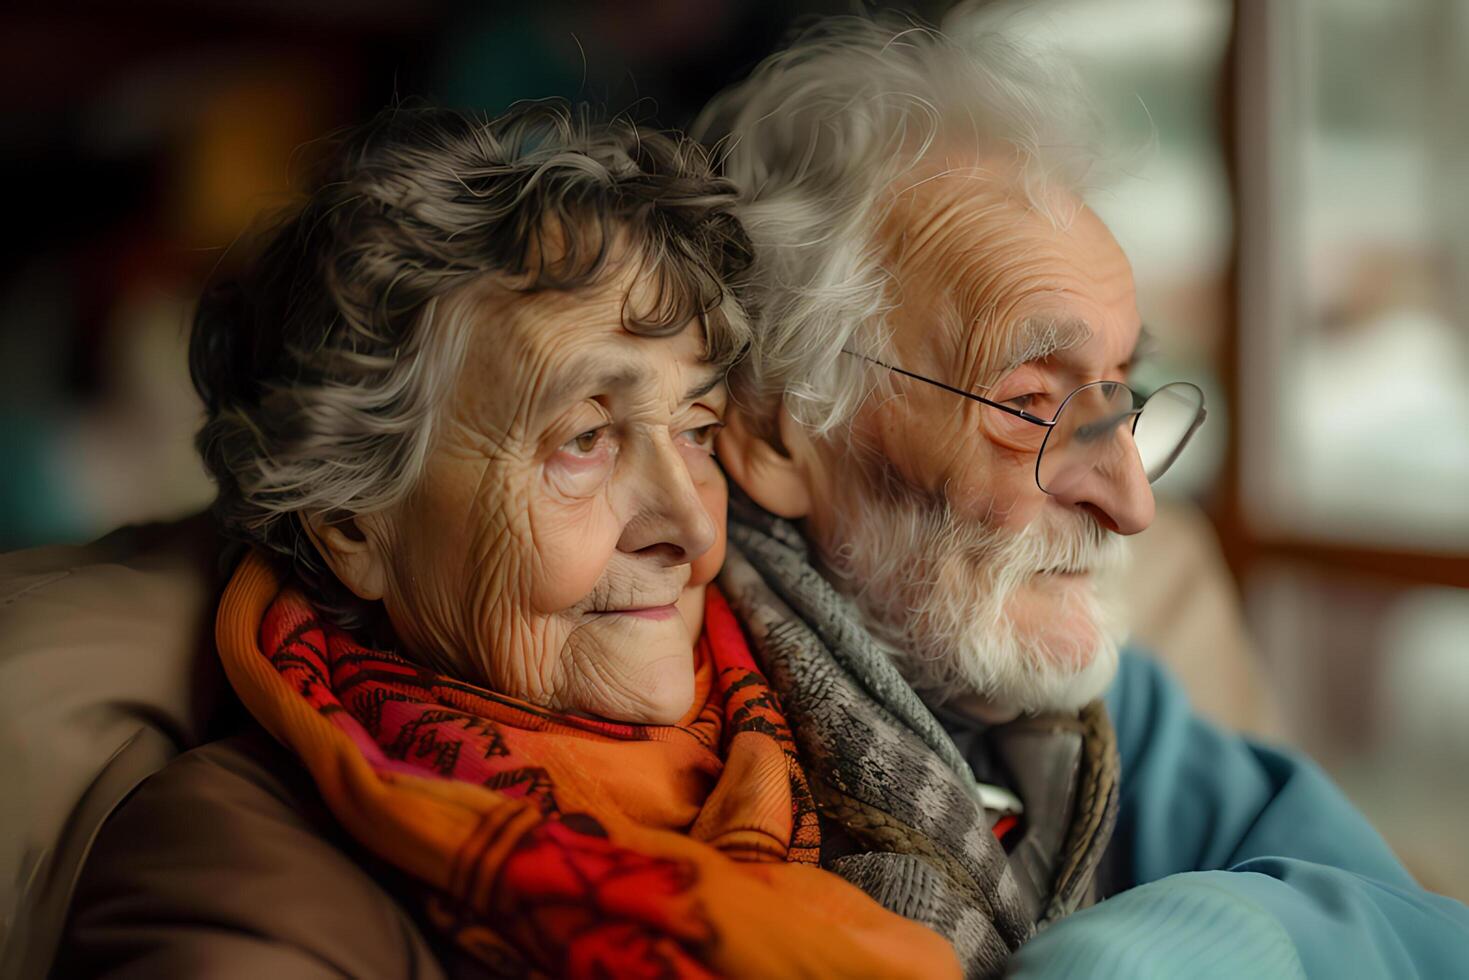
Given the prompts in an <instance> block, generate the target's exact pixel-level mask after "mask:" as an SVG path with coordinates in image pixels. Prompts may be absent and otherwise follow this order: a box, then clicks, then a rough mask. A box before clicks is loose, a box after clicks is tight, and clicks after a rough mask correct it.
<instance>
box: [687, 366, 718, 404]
mask: <svg viewBox="0 0 1469 980" xmlns="http://www.w3.org/2000/svg"><path fill="white" fill-rule="evenodd" d="M724 377H725V372H724V371H719V370H716V371H714V372H712V373H711V374H710V375H709V376H708V377H707V378H705V379H704V380H703V381H700V382H699V383H698V384H696V385H694V386H693V387H692V388H690V389H689V390H688V391H686V392H684V396H683V400H684V401H685V402H691V401H693V400H694V399H696V398H703V397H704V396H705V395H707V394H709V392H711V391H713V390H714V389H715V388H718V387H719V385H720V384H721V383H722V382H723V381H724Z"/></svg>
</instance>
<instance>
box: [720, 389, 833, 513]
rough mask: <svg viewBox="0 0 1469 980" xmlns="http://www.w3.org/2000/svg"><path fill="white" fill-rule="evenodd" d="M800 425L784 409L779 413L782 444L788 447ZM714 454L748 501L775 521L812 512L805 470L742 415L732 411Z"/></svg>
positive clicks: (798, 435) (796, 435) (798, 436)
mask: <svg viewBox="0 0 1469 980" xmlns="http://www.w3.org/2000/svg"><path fill="white" fill-rule="evenodd" d="M798 428H799V424H798V423H797V422H796V421H795V419H792V418H791V417H790V415H789V414H788V413H787V412H786V410H785V409H784V408H782V409H781V410H780V430H781V441H782V442H783V443H784V444H785V446H790V445H791V442H792V439H787V438H786V436H787V434H788V433H789V434H790V435H792V436H793V437H794V438H795V439H799V438H800V437H801V436H802V435H804V433H799V434H798V433H796V431H795V430H796V429H798ZM715 454H716V455H717V456H718V457H719V461H720V463H722V464H723V466H724V471H725V472H726V473H728V474H729V477H730V479H731V480H734V481H735V483H737V484H738V485H739V487H740V489H741V490H743V491H745V493H747V494H749V495H750V499H751V500H753V501H755V503H757V504H759V505H760V506H761V507H764V508H765V509H766V510H768V511H770V512H771V513H772V514H774V515H775V516H777V517H784V518H787V519H789V520H799V519H800V518H803V517H805V516H806V515H807V514H809V513H810V512H811V488H810V486H809V484H808V483H807V482H806V481H807V472H806V467H805V466H804V465H802V463H801V462H800V461H799V460H797V459H796V458H795V457H793V456H791V455H790V454H789V451H788V450H787V449H786V448H783V447H777V446H774V445H772V444H771V443H770V442H769V441H768V440H766V439H765V438H763V437H762V436H760V435H759V434H758V433H756V432H755V431H754V430H753V429H752V428H751V427H750V422H749V419H747V418H746V417H745V415H744V413H743V412H741V411H739V410H738V409H735V410H733V411H731V412H730V413H729V415H728V416H727V417H726V418H725V422H724V429H723V430H721V431H720V433H719V437H718V442H716V443H715Z"/></svg>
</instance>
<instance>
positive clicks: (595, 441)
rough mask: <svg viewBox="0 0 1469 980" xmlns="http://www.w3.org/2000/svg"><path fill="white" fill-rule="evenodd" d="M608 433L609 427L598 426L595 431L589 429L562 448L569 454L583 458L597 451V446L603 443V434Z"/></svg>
mask: <svg viewBox="0 0 1469 980" xmlns="http://www.w3.org/2000/svg"><path fill="white" fill-rule="evenodd" d="M606 431H607V427H606V426H605V425H601V426H598V427H597V428H595V429H588V430H587V431H585V432H583V433H582V434H581V435H579V436H577V437H576V438H575V439H572V440H571V441H570V442H568V443H567V444H566V445H564V446H562V447H561V448H562V449H563V450H565V451H566V452H569V453H574V454H579V455H582V456H587V455H590V454H591V453H593V452H595V451H596V449H597V446H598V445H599V444H600V443H601V442H602V434H603V433H604V432H606Z"/></svg>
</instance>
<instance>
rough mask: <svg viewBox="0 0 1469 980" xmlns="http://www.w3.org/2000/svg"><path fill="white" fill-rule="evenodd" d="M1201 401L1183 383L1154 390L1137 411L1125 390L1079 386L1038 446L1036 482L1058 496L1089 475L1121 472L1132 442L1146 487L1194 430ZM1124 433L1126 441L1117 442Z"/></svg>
mask: <svg viewBox="0 0 1469 980" xmlns="http://www.w3.org/2000/svg"><path fill="white" fill-rule="evenodd" d="M1203 402H1204V397H1203V393H1202V392H1201V391H1199V389H1198V388H1196V387H1195V386H1193V385H1191V384H1188V383H1187V382H1175V383H1173V384H1169V385H1165V386H1163V387H1162V388H1159V389H1158V390H1157V391H1156V392H1154V393H1153V394H1152V395H1151V396H1149V397H1148V399H1147V401H1146V402H1144V403H1143V405H1142V407H1141V408H1135V407H1134V406H1133V393H1132V390H1131V389H1129V388H1128V387H1127V386H1126V385H1123V384H1119V383H1117V382H1115V381H1098V382H1096V383H1094V384H1089V385H1084V386H1082V387H1081V388H1078V389H1077V390H1076V391H1074V392H1073V393H1072V394H1071V397H1070V398H1068V399H1067V400H1066V402H1065V403H1064V404H1063V405H1062V406H1061V410H1060V412H1058V413H1057V415H1056V419H1055V424H1054V425H1053V426H1052V427H1051V431H1050V433H1049V435H1047V437H1046V441H1045V445H1044V446H1042V447H1041V454H1040V459H1039V460H1037V463H1036V480H1037V482H1038V483H1039V484H1040V486H1041V489H1042V490H1044V491H1046V492H1047V493H1050V494H1062V495H1064V494H1066V493H1068V492H1070V491H1071V490H1073V489H1075V487H1076V486H1077V484H1078V483H1080V482H1081V481H1083V480H1085V479H1087V478H1088V477H1089V476H1090V475H1091V474H1094V473H1097V472H1100V473H1101V474H1102V475H1103V476H1107V475H1111V474H1114V473H1118V472H1121V470H1122V469H1123V468H1125V467H1126V466H1128V465H1129V463H1130V462H1131V461H1130V459H1129V456H1128V454H1129V453H1131V452H1132V451H1133V450H1132V445H1130V444H1129V443H1132V444H1135V445H1136V447H1137V449H1136V452H1137V454H1138V457H1139V458H1140V459H1141V460H1142V464H1143V472H1144V473H1146V474H1147V477H1148V482H1149V483H1151V482H1153V481H1154V480H1157V479H1158V478H1159V477H1160V476H1162V475H1163V474H1164V473H1165V472H1167V470H1168V467H1169V466H1171V465H1173V461H1174V460H1175V459H1177V458H1178V455H1179V453H1181V452H1182V451H1183V447H1184V445H1186V444H1187V442H1188V439H1189V437H1190V436H1192V435H1193V433H1194V430H1195V429H1197V428H1198V421H1199V418H1200V412H1201V409H1202V408H1203ZM1124 432H1128V433H1130V435H1131V437H1132V438H1131V440H1128V439H1125V438H1123V433H1124ZM1131 465H1136V464H1135V463H1132V464H1131Z"/></svg>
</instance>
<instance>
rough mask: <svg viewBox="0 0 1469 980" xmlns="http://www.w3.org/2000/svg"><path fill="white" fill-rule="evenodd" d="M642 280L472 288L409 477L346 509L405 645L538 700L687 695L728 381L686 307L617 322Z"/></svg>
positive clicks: (716, 500) (720, 509)
mask: <svg viewBox="0 0 1469 980" xmlns="http://www.w3.org/2000/svg"><path fill="white" fill-rule="evenodd" d="M633 264H634V263H628V265H633ZM643 288H646V283H645V282H644V281H642V280H637V279H634V277H633V275H632V274H631V273H630V272H628V273H624V274H621V275H617V274H612V275H609V277H608V279H607V281H606V282H605V283H603V284H600V285H598V286H594V287H589V288H586V289H583V290H579V291H575V292H569V293H561V292H544V293H537V294H531V295H521V294H513V293H509V292H508V291H503V290H487V291H486V295H485V296H484V297H483V298H478V299H476V300H475V301H474V302H475V303H476V306H475V309H476V315H475V326H474V327H473V331H474V332H473V336H472V338H471V339H470V341H469V344H468V348H467V354H466V357H465V361H464V364H463V368H462V373H461V374H460V376H459V378H458V381H457V383H456V384H455V387H454V390H453V391H452V393H451V394H450V396H449V397H448V399H447V402H446V404H445V406H444V409H443V412H442V415H441V420H440V423H439V426H440V428H439V431H438V433H437V436H436V439H435V442H434V446H433V449H432V452H431V454H430V456H429V458H428V461H427V464H426V467H425V470H424V475H423V478H422V480H421V482H420V484H419V485H418V487H417V489H416V490H415V492H414V493H413V494H412V495H411V496H410V497H409V498H408V499H407V500H405V501H404V502H403V503H401V504H400V505H398V506H397V507H395V508H393V509H392V510H390V511H387V512H384V513H381V514H377V515H371V516H369V517H366V518H361V519H359V522H358V523H359V527H360V528H361V529H362V532H363V534H364V535H365V536H366V538H367V541H368V543H369V544H370V545H371V546H372V550H373V551H375V552H376V553H377V554H378V555H379V556H381V557H380V560H381V562H382V564H383V585H384V588H383V600H384V602H385V604H386V606H387V610H388V614H389V616H390V617H391V619H392V622H393V625H394V628H395V629H396V631H397V633H398V635H399V637H400V638H401V640H402V641H403V642H404V644H405V645H406V646H407V647H408V648H409V650H410V651H413V652H415V653H416V654H418V655H419V657H420V659H424V660H425V661H426V662H429V663H441V664H447V665H448V666H449V667H450V669H452V670H453V671H455V672H456V673H457V674H459V675H460V676H462V677H464V678H465V679H467V680H471V681H474V682H477V683H481V684H484V685H486V686H488V687H490V688H491V689H493V690H496V691H499V692H501V693H503V694H508V695H510V696H512V697H516V698H521V699H524V700H526V701H530V702H533V703H535V704H540V705H544V706H546V707H549V708H552V709H555V710H559V711H569V712H576V713H581V714H587V715H595V716H599V717H604V718H611V719H616V720H620V721H628V722H645V723H664V724H666V723H671V722H674V721H677V720H678V719H679V718H681V717H682V716H683V715H684V714H685V713H686V712H687V711H688V709H689V707H690V706H691V704H692V701H693V695H694V673H693V657H692V650H693V643H694V639H695V637H696V636H697V635H698V631H699V629H700V627H701V624H702V617H703V608H704V606H703V603H704V588H705V586H706V585H707V584H708V583H709V581H710V580H711V579H713V577H714V575H715V573H716V572H717V571H718V570H719V566H720V564H721V563H722V562H723V560H724V547H725V504H726V488H725V484H724V477H723V475H722V474H721V472H720V470H719V467H718V465H717V464H716V463H715V461H714V458H713V455H712V453H713V444H714V436H715V434H716V432H717V431H718V428H719V424H720V422H721V420H722V419H723V417H724V411H725V403H726V397H727V396H726V392H725V387H724V383H723V377H722V376H721V374H720V373H719V372H718V371H717V370H715V369H714V368H713V367H712V366H711V365H709V364H706V363H704V362H703V361H702V360H701V357H702V354H703V351H704V337H703V332H702V330H701V329H700V328H699V326H698V324H697V323H696V322H694V323H690V325H689V326H688V327H686V328H685V329H684V330H683V331H681V332H680V333H678V334H676V335H674V336H671V337H642V336H637V335H635V334H632V333H629V332H628V331H626V330H625V329H624V328H623V325H622V311H623V306H624V302H625V301H626V300H627V299H628V295H629V290H631V291H632V294H633V295H632V302H631V304H630V305H631V307H632V308H634V309H636V308H638V306H639V304H638V303H637V298H638V291H639V290H640V289H643Z"/></svg>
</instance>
